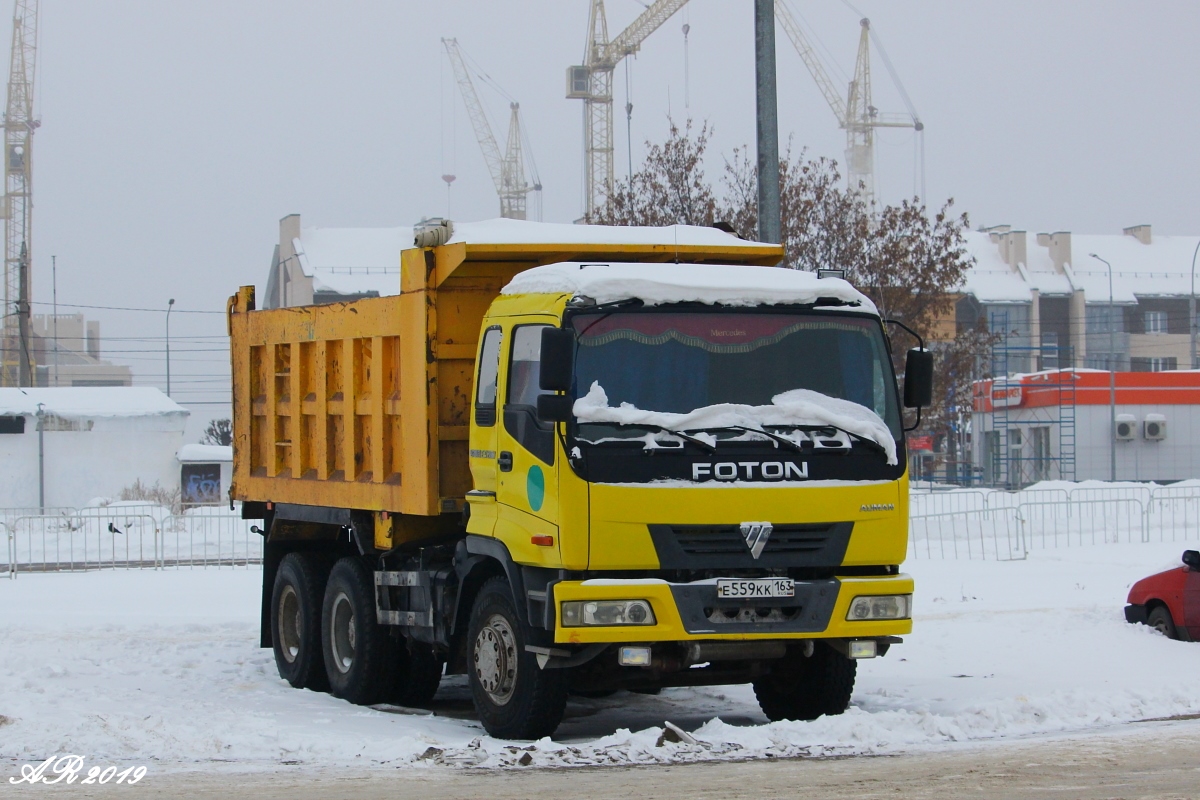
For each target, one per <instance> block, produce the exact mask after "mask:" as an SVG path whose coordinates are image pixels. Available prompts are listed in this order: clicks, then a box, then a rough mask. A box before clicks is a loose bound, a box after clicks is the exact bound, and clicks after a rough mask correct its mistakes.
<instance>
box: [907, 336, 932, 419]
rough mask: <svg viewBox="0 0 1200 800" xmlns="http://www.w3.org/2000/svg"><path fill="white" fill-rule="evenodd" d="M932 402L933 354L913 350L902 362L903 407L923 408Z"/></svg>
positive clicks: (926, 351) (916, 349)
mask: <svg viewBox="0 0 1200 800" xmlns="http://www.w3.org/2000/svg"><path fill="white" fill-rule="evenodd" d="M932 402H933V353H931V352H929V351H928V350H921V349H918V348H913V349H912V350H909V351H908V358H907V359H905V361H904V407H905V408H924V407H926V406H928V405H930V404H932Z"/></svg>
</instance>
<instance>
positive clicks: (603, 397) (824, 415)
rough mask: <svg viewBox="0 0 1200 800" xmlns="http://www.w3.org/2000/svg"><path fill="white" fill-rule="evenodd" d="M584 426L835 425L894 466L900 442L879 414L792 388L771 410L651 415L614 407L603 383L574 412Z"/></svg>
mask: <svg viewBox="0 0 1200 800" xmlns="http://www.w3.org/2000/svg"><path fill="white" fill-rule="evenodd" d="M572 411H573V413H574V414H575V416H576V417H577V418H578V419H579V421H580V422H606V423H612V424H615V425H656V426H658V427H661V428H666V429H668V430H674V431H694V430H712V429H714V428H730V427H744V428H753V429H756V430H761V429H762V427H763V426H764V425H831V426H833V427H836V428H841V429H842V430H844V431H847V432H849V433H852V434H854V435H855V436H859V437H861V438H863V439H866V440H868V441H872V442H875V443H876V444H878V445H879V446H880V447H882V448H883V449H884V450H885V451H886V452H887V458H888V463H889V464H895V463H896V440H895V439H893V438H892V432H891V431H890V430H888V426H887V425H886V424H885V423H884V421H883V420H882V419H880V417H879V415H878V414H876V413H875V412H874V411H872V410H871V409H869V408H867V407H866V406H861V405H859V404H858V403H852V402H850V401H849V400H841V399H839V398H836V397H829V396H828V395H824V394H821V393H820V392H814V391H812V390H810V389H792V390H791V391H790V392H784V393H783V394H777V395H775V396H774V397H772V398H771V405H769V406H749V405H743V404H741V403H717V404H715V405H711V406H701V407H700V408H697V409H695V410H694V411H690V412H688V413H687V414H673V413H669V412H666V411H646V410H644V409H640V408H638V407H637V406H634V405H632V404H630V403H621V405H620V406H617V407H616V408H613V407H612V406H610V405H609V404H608V395H607V394H606V393H605V391H604V388H603V387H601V386H600V382H599V381H594V382H593V383H592V387H591V389H589V390H588V393H587V394H586V395H584V396H583V397H581V398H579V399H578V400H576V401H575V405H574V407H573V409H572Z"/></svg>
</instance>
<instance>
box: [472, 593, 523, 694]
mask: <svg viewBox="0 0 1200 800" xmlns="http://www.w3.org/2000/svg"><path fill="white" fill-rule="evenodd" d="M474 655H475V678H476V679H477V680H478V681H479V685H480V686H482V687H483V690H484V692H486V693H487V696H488V698H489V699H490V700H491V701H492V702H493V703H494V704H496V705H498V706H502V705H504V704H505V703H507V702H508V701H509V700H511V699H512V696H513V688H514V687H515V686H516V683H517V637H516V635H515V634H514V633H513V629H512V626H511V625H509V623H508V620H507V619H505V618H504V617H503V616H501V615H500V614H493V615H492V616H491V617H489V618H488V621H487V622H486V623H485V624H484V626H483V628H481V629H480V631H479V635H478V636H476V637H475V653H474Z"/></svg>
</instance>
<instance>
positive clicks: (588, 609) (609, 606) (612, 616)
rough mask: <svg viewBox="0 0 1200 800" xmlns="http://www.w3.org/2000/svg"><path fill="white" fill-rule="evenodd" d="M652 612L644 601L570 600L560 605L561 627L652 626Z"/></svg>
mask: <svg viewBox="0 0 1200 800" xmlns="http://www.w3.org/2000/svg"><path fill="white" fill-rule="evenodd" d="M654 624H655V620H654V612H653V611H652V610H651V609H650V603H648V602H647V601H645V600H586V601H584V600H571V601H568V602H566V603H563V604H562V625H563V627H564V628H576V627H579V626H582V625H654Z"/></svg>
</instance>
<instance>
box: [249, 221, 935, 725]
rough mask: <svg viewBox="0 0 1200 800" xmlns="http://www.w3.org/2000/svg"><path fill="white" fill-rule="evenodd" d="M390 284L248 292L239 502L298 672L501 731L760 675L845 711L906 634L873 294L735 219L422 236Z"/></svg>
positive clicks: (893, 403) (899, 444)
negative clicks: (464, 709) (865, 668)
mask: <svg viewBox="0 0 1200 800" xmlns="http://www.w3.org/2000/svg"><path fill="white" fill-rule="evenodd" d="M415 239H416V241H415V245H414V247H413V248H412V249H409V250H405V251H404V252H403V254H402V255H401V271H400V286H399V290H400V293H399V294H398V295H396V296H390V297H379V298H369V299H362V300H357V301H354V302H346V303H335V304H331V305H320V306H304V307H295V308H281V309H273V310H255V301H254V290H253V287H245V288H242V289H241V290H240V291H239V292H238V293H237V294H236V295H235V296H234V297H232V298H231V299H230V301H229V331H230V335H231V337H232V368H233V430H234V478H233V487H232V489H231V499H234V500H240V501H241V503H242V512H243V516H244V517H246V518H247V519H261V520H263V523H262V526H261V532H262V534H263V536H264V537H265V540H266V541H265V568H264V570H263V591H262V618H261V626H262V634H261V638H262V641H261V643H262V646H264V647H273V648H274V652H275V661H276V663H277V665H278V668H279V673H280V675H281V676H283V677H284V678H285V679H287V680H288V681H289V682H290V683H291V684H292V685H293V686H296V687H307V688H311V689H319V690H328V691H331V692H332V693H333V694H334V695H336V696H338V697H341V698H345V699H346V700H348V701H350V702H353V703H361V704H373V703H381V702H391V703H397V704H401V705H407V706H420V705H422V704H424V703H427V702H428V701H429V700H431V699H432V697H433V694H434V692H436V690H437V687H438V684H439V681H440V680H441V677H442V675H443V674H464V673H465V674H466V675H467V676H468V681H469V683H470V686H471V692H472V697H473V698H474V703H475V707H476V709H477V711H478V714H479V718H480V720H481V721H482V723H483V725H484V727H485V728H486V729H487V731H488V732H489V733H490V734H492V735H494V736H498V737H504V738H517V739H521V738H536V737H540V736H545V735H548V734H550V733H552V732H553V731H554V730H555V728H556V727H557V726H558V724H559V722H560V720H561V718H562V715H563V711H564V708H565V705H566V701H567V696H568V693H571V692H576V693H582V694H600V693H609V692H612V691H615V690H620V689H626V690H632V691H639V692H653V691H657V690H658V689H660V688H662V687H670V686H694V685H711V684H731V683H747V682H750V683H753V685H754V689H755V692H756V694H757V696H758V699H759V702H760V704H761V706H762V709H763V711H764V713H765V714H766V715H767V716H768V717H770V718H771V719H812V718H815V717H817V716H820V715H821V714H837V713H840V712H842V711H843V710H844V709H845V708H846V707H847V704H848V703H849V700H850V694H851V691H852V689H853V685H854V677H855V668H856V663H857V660H858V659H862V658H870V657H874V656H881V655H883V654H884V653H886V652H887V650H888V648H889V646H891V645H892V644H894V643H896V642H898V641H899V639H898V638H897V637H898V636H899V635H901V634H905V633H907V632H909V631H910V630H911V625H912V623H911V617H910V608H911V597H912V591H913V582H912V580H911V578H909V577H908V576H907V575H905V574H903V573H901V571H900V566H899V565H900V564H901V563H902V562H903V561H904V557H905V551H906V547H907V511H908V486H907V475H906V469H905V464H906V458H905V452H904V434H903V430H904V422H903V416H902V406H904V407H910V408H911V407H916V408H918V412H917V413H918V414H919V406H921V405H925V404H927V403H928V397H929V392H930V388H929V385H930V372H931V368H930V361H929V354H928V353H927V352H924V351H923V350H922V349H914V350H911V351H909V355H908V361H907V362H906V381H905V395H904V399H903V402H902V401H901V398H900V396H899V393H898V391H897V382H896V378H895V376H894V374H893V367H892V359H891V351H890V348H891V347H892V344H891V340H890V338H889V335H888V331H889V329H888V328H887V327H885V322H884V320H881V318H880V316H879V314H878V313H877V311H876V309H875V307H874V306H873V305H872V304H871V301H870V300H869V299H867V298H866V297H865V296H864V295H862V294H860V293H859V292H858V291H856V290H855V289H854V288H852V287H851V286H850V285H849V284H848V283H846V282H845V281H843V280H841V279H840V278H838V277H827V276H824V275H822V276H818V275H814V274H810V273H801V272H796V271H793V270H788V269H783V268H779V267H774V266H771V265H774V264H777V263H778V262H779V261H780V259H781V256H782V252H781V250H780V248H779V247H777V246H775V245H766V244H759V243H754V242H746V241H742V240H740V239H738V238H737V237H735V236H732V235H730V234H728V233H724V232H722V231H719V230H716V229H707V228H696V227H682V226H681V227H675V228H662V229H650V228H603V227H595V226H570V225H540V224H538V223H516V222H508V221H496V222H491V223H474V224H462V225H460V226H459V229H458V230H455V229H454V227H453V226H452V225H451V224H450V223H449V222H443V223H440V224H433V225H429V226H426V227H423V228H419V229H417V230H416V232H415Z"/></svg>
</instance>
